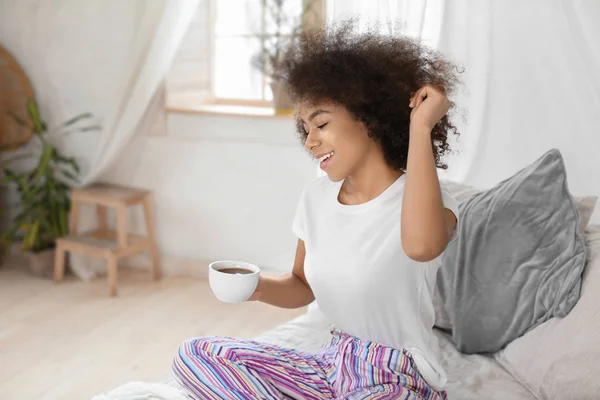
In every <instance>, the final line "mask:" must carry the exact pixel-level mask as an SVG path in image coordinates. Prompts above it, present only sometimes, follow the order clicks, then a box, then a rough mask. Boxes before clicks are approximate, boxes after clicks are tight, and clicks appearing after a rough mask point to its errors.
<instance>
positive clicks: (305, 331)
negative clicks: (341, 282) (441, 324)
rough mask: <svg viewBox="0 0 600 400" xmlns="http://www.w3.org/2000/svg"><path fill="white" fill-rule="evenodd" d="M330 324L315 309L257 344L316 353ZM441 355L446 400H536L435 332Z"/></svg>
mask: <svg viewBox="0 0 600 400" xmlns="http://www.w3.org/2000/svg"><path fill="white" fill-rule="evenodd" d="M330 328H331V327H330V324H329V322H328V321H327V320H326V319H325V318H324V317H323V315H322V314H321V312H320V311H319V310H318V309H317V308H316V307H311V309H310V311H309V312H308V313H307V314H305V315H302V316H300V317H298V318H296V319H295V320H293V321H290V322H288V323H286V324H283V325H281V326H279V327H278V328H276V329H274V330H272V331H269V332H266V333H265V334H263V335H261V336H259V337H258V338H257V340H261V341H264V342H267V343H271V344H276V345H279V346H284V347H292V348H297V349H301V350H305V351H308V352H312V353H316V352H319V349H320V348H321V345H322V344H323V343H325V342H326V341H327V339H328V338H329V335H330V333H329V332H330ZM436 334H437V335H438V338H439V340H440V345H441V351H442V354H441V356H442V363H443V365H444V367H445V368H446V372H447V374H448V380H449V383H448V388H447V389H446V390H447V392H448V398H449V400H507V399H510V400H535V397H534V396H533V395H532V394H531V393H530V392H529V391H528V390H527V389H526V388H525V387H524V386H522V385H521V384H519V383H518V382H517V381H516V380H514V379H513V378H512V377H511V376H510V375H509V374H508V373H507V372H506V371H505V370H504V369H503V368H502V367H501V366H500V364H498V363H497V362H496V361H494V359H493V358H492V357H488V356H481V355H465V354H461V353H460V352H458V350H456V348H455V347H454V346H453V345H452V344H451V343H450V341H449V340H448V339H447V337H446V335H445V334H444V333H442V332H439V331H437V332H436ZM183 398H185V392H184V390H183V389H182V388H181V387H180V386H179V385H178V383H177V382H176V381H175V379H174V378H173V377H172V375H171V376H169V377H167V378H165V379H164V380H162V381H161V382H160V383H146V384H144V383H141V382H132V383H129V384H126V385H123V386H121V387H119V388H117V389H114V390H113V391H111V392H109V393H106V394H103V395H101V396H97V397H95V398H93V399H92V400H182V399H183Z"/></svg>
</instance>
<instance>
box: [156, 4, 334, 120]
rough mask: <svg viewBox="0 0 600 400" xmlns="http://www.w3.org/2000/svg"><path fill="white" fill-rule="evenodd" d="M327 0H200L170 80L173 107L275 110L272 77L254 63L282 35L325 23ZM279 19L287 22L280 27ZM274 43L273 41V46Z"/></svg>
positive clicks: (170, 104)
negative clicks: (242, 107)
mask: <svg viewBox="0 0 600 400" xmlns="http://www.w3.org/2000/svg"><path fill="white" fill-rule="evenodd" d="M324 3H325V0H200V4H199V6H198V10H197V11H196V14H195V15H194V18H193V19H192V22H191V25H190V27H189V29H188V31H187V33H186V34H185V36H184V38H183V40H182V44H181V46H180V49H179V51H178V53H177V55H176V57H175V59H174V62H173V65H172V67H171V71H170V73H169V76H168V78H167V103H168V107H170V108H172V109H190V110H192V109H194V108H195V107H200V108H202V107H203V105H205V104H207V103H208V104H211V103H212V104H217V105H219V104H220V105H224V104H225V105H238V106H263V107H270V105H271V103H270V101H271V98H272V94H271V90H270V86H269V79H268V77H267V76H266V74H265V73H264V71H261V69H260V68H257V67H255V66H254V65H253V59H254V58H255V56H256V55H257V54H258V53H260V51H261V49H263V48H264V46H268V45H269V43H271V42H272V41H273V40H274V38H275V37H276V36H277V35H280V36H283V37H285V36H288V37H289V35H290V34H291V33H292V29H293V28H294V27H295V26H298V24H299V23H300V19H301V16H302V13H303V11H307V10H308V11H307V12H306V13H305V14H304V23H305V26H316V25H320V24H322V23H323V20H324ZM278 16H283V17H285V18H286V19H285V20H282V23H281V24H279V26H280V27H281V29H277V26H278V25H277V24H276V23H275V20H276V19H277V17H278ZM270 41H271V42H270Z"/></svg>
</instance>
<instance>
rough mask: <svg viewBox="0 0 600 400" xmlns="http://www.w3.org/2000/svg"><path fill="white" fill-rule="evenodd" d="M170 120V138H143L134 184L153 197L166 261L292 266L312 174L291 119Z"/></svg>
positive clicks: (170, 117) (187, 117)
mask: <svg viewBox="0 0 600 400" xmlns="http://www.w3.org/2000/svg"><path fill="white" fill-rule="evenodd" d="M167 121H168V135H167V136H163V137H150V138H147V139H145V140H144V143H143V148H142V149H141V155H140V156H139V157H140V161H139V164H138V165H137V166H136V168H135V171H134V172H133V178H132V179H131V181H132V182H134V183H135V184H136V185H138V186H141V187H145V188H149V189H151V190H153V192H154V197H155V203H156V209H157V215H156V218H157V221H156V223H157V225H158V231H159V243H160V244H161V250H162V251H163V253H164V255H165V256H166V258H167V259H185V260H199V261H210V260H217V259H240V260H246V261H249V262H254V263H257V264H258V265H260V266H263V267H266V268H269V269H279V270H286V269H289V268H291V266H292V261H293V257H294V252H295V247H296V240H297V239H296V238H295V237H294V235H293V233H292V231H291V225H292V219H293V216H294V212H295V209H296V205H297V201H298V198H299V195H300V192H301V190H302V188H303V187H304V185H305V184H307V183H308V182H310V181H311V180H312V179H314V178H315V177H316V165H315V164H314V163H312V162H311V161H310V158H309V157H308V155H307V154H306V153H305V152H304V150H303V149H302V148H301V146H300V144H299V142H298V140H297V139H296V137H295V134H294V126H293V122H292V121H291V120H282V119H273V120H261V119H252V118H245V117H225V116H217V115H190V114H169V115H168V119H167ZM136 151H139V150H136V149H129V150H128V154H126V156H125V157H126V158H127V157H128V156H129V155H130V154H132V153H133V152H136ZM173 268H177V267H173Z"/></svg>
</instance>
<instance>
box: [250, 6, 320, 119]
mask: <svg viewBox="0 0 600 400" xmlns="http://www.w3.org/2000/svg"><path fill="white" fill-rule="evenodd" d="M297 2H298V0H263V5H264V6H263V16H262V19H263V21H264V22H263V33H262V34H260V35H257V36H259V37H260V39H261V43H262V46H261V49H260V50H259V51H258V52H257V53H256V54H255V55H254V57H253V58H252V66H254V67H255V68H256V69H258V70H259V71H261V72H262V73H263V74H264V75H265V77H266V78H267V80H268V83H269V85H270V87H271V91H272V93H273V107H274V108H275V113H276V114H288V113H292V112H293V110H292V102H291V100H290V97H289V95H288V92H287V88H286V85H285V82H284V81H283V79H282V78H283V77H282V69H283V66H284V65H285V62H286V58H287V57H288V54H287V49H288V48H290V45H292V44H293V43H294V42H295V41H297V40H298V39H299V37H300V34H301V33H302V31H303V30H304V29H305V28H306V25H307V24H306V22H307V20H309V18H307V17H308V16H309V14H310V13H312V12H314V11H315V10H314V6H315V3H317V2H316V1H315V0H305V1H304V2H303V8H302V10H301V11H300V13H298V12H295V13H294V12H291V11H290V9H291V7H290V4H291V3H297ZM264 26H268V27H269V29H268V30H266V29H264Z"/></svg>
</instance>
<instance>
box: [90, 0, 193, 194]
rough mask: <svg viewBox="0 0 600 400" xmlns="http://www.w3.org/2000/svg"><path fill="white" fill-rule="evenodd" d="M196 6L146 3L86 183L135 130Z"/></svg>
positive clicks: (186, 0) (180, 1)
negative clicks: (124, 78)
mask: <svg viewBox="0 0 600 400" xmlns="http://www.w3.org/2000/svg"><path fill="white" fill-rule="evenodd" d="M111 4H112V5H115V6H118V3H116V2H115V3H106V5H107V6H109V5H111ZM197 6H198V0H177V1H172V0H161V1H157V0H153V1H146V2H145V3H144V10H143V13H142V14H141V15H142V17H141V19H140V21H139V27H138V35H140V36H141V37H142V40H140V41H139V43H140V46H139V47H137V48H133V49H131V50H132V52H131V62H130V63H129V64H128V65H127V68H128V74H127V76H128V80H127V81H126V82H125V84H124V85H123V86H122V90H121V92H120V93H119V94H118V95H117V96H115V98H112V99H106V101H109V102H111V104H113V109H112V112H111V113H110V114H109V115H108V116H106V118H105V122H104V129H103V131H102V136H101V137H100V140H99V143H98V146H97V150H96V154H95V156H94V158H93V160H92V162H91V163H90V164H89V165H90V168H89V170H88V171H87V174H86V175H85V177H84V179H83V183H84V184H88V183H91V182H93V181H95V180H97V179H98V178H99V177H100V176H101V175H102V174H103V173H104V172H105V171H106V170H107V168H108V167H109V166H110V165H111V163H112V162H114V161H115V159H116V158H117V156H118V155H119V154H120V153H121V152H122V150H123V149H124V148H125V146H126V145H127V144H128V143H129V141H130V140H131V138H132V137H133V135H134V134H135V132H136V128H137V127H138V126H139V125H140V120H141V119H142V117H143V116H144V114H145V111H146V109H147V107H148V105H149V104H150V101H151V99H152V97H153V95H154V93H155V92H156V90H157V89H158V87H159V86H160V84H161V83H162V81H163V80H164V78H165V76H166V74H167V72H168V69H169V67H170V65H171V61H172V60H173V57H174V56H175V52H176V50H177V47H178V45H179V43H180V41H181V39H182V37H183V34H184V33H185V31H186V29H187V27H188V25H189V23H190V21H191V18H192V16H193V15H194V11H195V9H196V8H197ZM107 29H110V27H107ZM92 45H93V44H92ZM106 57H110V54H106Z"/></svg>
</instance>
